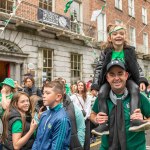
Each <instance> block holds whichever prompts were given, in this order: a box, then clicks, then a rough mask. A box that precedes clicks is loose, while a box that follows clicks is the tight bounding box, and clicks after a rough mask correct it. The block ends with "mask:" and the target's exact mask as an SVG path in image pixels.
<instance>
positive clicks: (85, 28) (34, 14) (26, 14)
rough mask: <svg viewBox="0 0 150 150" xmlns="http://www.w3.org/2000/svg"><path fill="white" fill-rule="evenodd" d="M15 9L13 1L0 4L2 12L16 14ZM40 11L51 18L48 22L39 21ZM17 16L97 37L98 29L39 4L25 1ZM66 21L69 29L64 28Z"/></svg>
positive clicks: (5, 0)
mask: <svg viewBox="0 0 150 150" xmlns="http://www.w3.org/2000/svg"><path fill="white" fill-rule="evenodd" d="M16 5H17V4H16ZM16 7H17V6H16ZM14 8H15V5H14V2H13V0H3V1H2V2H1V3H0V12H4V13H8V14H10V13H13V12H14V10H15V9H14ZM39 10H42V11H44V12H45V13H47V16H48V17H49V18H46V19H47V20H46V21H41V20H40V19H39ZM15 16H16V17H19V18H23V19H27V20H29V21H34V22H42V23H44V24H48V25H50V26H51V25H56V26H57V27H60V28H64V29H66V30H70V31H72V32H75V33H77V34H80V35H83V36H89V37H93V38H94V37H96V28H95V27H94V26H92V25H89V24H86V23H84V22H80V21H77V20H76V19H74V20H71V18H68V17H65V16H63V15H60V14H57V13H54V12H50V11H47V10H44V9H42V8H39V4H38V3H37V4H33V2H31V3H29V2H27V1H26V0H23V1H22V2H21V3H20V4H19V6H18V7H17V10H16V11H15ZM44 17H45V16H44ZM52 17H56V18H52ZM48 19H49V20H48ZM50 19H51V20H50ZM52 19H53V20H55V23H53V22H52V21H53V20H52ZM64 19H66V21H67V23H68V26H67V28H66V27H65V26H64V25H65V23H66V22H65V21H64ZM56 21H58V24H57V23H56Z"/></svg>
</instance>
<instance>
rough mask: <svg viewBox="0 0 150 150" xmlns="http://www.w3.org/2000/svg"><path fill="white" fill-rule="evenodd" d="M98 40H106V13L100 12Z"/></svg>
mask: <svg viewBox="0 0 150 150" xmlns="http://www.w3.org/2000/svg"><path fill="white" fill-rule="evenodd" d="M97 27H98V28H97V29H98V41H99V42H100V41H106V15H105V14H100V15H99V16H98V17H97Z"/></svg>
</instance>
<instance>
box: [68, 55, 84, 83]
mask: <svg viewBox="0 0 150 150" xmlns="http://www.w3.org/2000/svg"><path fill="white" fill-rule="evenodd" d="M82 59H83V56H82V55H81V54H78V53H71V54H70V63H71V64H70V65H71V84H73V83H76V82H77V81H78V80H82V73H83V72H82V66H83V64H82V63H83V60H82ZM77 74H79V76H77Z"/></svg>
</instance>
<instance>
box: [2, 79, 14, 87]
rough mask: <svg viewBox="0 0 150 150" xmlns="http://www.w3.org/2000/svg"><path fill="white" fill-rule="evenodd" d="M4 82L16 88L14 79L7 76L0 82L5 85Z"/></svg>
mask: <svg viewBox="0 0 150 150" xmlns="http://www.w3.org/2000/svg"><path fill="white" fill-rule="evenodd" d="M4 84H6V85H8V86H10V87H12V88H15V83H14V80H13V79H11V78H5V80H4V81H3V82H1V83H0V86H3V85H4Z"/></svg>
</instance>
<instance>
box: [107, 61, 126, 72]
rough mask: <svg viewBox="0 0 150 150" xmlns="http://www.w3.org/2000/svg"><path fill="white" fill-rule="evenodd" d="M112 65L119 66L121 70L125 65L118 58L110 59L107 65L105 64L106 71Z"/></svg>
mask: <svg viewBox="0 0 150 150" xmlns="http://www.w3.org/2000/svg"><path fill="white" fill-rule="evenodd" d="M113 66H119V67H121V68H122V69H123V70H126V68H125V65H124V63H123V62H122V61H119V60H112V61H111V62H110V63H109V64H108V65H107V72H108V71H109V70H110V68H112V67H113Z"/></svg>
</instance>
